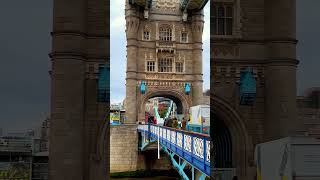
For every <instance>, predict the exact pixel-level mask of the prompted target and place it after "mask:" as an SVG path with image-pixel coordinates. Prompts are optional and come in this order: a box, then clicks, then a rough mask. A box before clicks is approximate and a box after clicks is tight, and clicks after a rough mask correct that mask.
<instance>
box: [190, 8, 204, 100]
mask: <svg viewBox="0 0 320 180" xmlns="http://www.w3.org/2000/svg"><path fill="white" fill-rule="evenodd" d="M203 25H204V20H203V12H202V11H201V12H198V13H196V14H193V15H192V24H191V26H192V40H193V42H192V43H193V50H192V54H193V56H192V58H193V59H192V62H193V83H192V92H191V93H192V105H193V106H195V105H200V104H202V96H203V92H202V91H203V86H202V83H203V80H202V33H203Z"/></svg>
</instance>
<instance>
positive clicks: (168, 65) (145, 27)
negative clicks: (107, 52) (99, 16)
mask: <svg viewBox="0 0 320 180" xmlns="http://www.w3.org/2000/svg"><path fill="white" fill-rule="evenodd" d="M150 2H151V3H150ZM192 3H193V2H192ZM192 3H190V4H192ZM189 7H191V6H189ZM125 15H126V37H127V72H126V73H127V74H126V120H127V121H126V123H127V124H135V123H136V122H137V121H144V120H143V119H144V118H145V114H144V113H145V110H144V108H145V103H146V101H147V100H148V99H150V98H152V97H159V96H162V97H167V98H170V99H172V100H173V101H174V102H175V103H176V104H178V106H179V107H180V109H178V113H179V114H182V115H185V116H186V115H187V113H188V109H189V107H190V106H193V105H199V104H201V100H202V93H203V92H202V32H203V25H204V20H203V13H202V11H201V10H199V11H196V10H194V11H190V10H188V12H187V10H186V11H182V10H181V7H180V1H179V0H172V1H170V2H169V1H163V0H155V1H143V3H142V2H141V3H139V1H137V2H132V1H128V0H127V2H126V9H125ZM142 84H144V85H145V87H146V91H145V93H142V92H141V91H140V86H141V85H142ZM185 86H190V93H188V92H186V91H185V90H186V89H185Z"/></svg>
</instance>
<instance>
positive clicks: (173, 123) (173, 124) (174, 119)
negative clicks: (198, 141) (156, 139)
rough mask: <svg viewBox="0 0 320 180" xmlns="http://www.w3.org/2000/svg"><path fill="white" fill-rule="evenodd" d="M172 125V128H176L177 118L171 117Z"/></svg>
mask: <svg viewBox="0 0 320 180" xmlns="http://www.w3.org/2000/svg"><path fill="white" fill-rule="evenodd" d="M172 127H173V128H178V120H177V118H173V120H172Z"/></svg>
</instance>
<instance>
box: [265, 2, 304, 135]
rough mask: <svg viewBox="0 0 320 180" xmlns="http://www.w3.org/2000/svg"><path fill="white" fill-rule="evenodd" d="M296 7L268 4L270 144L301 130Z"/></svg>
mask: <svg viewBox="0 0 320 180" xmlns="http://www.w3.org/2000/svg"><path fill="white" fill-rule="evenodd" d="M295 4H296V3H295V1H294V0H268V1H266V2H265V23H266V24H265V33H266V34H265V36H266V50H267V56H268V57H267V58H268V60H267V65H266V72H265V73H266V74H265V77H266V82H265V100H266V101H265V107H266V122H265V129H264V130H265V140H266V141H268V140H273V139H278V138H281V137H285V136H289V135H294V134H296V130H297V127H298V119H297V110H296V66H297V63H298V61H297V60H296V40H295V38H296V24H295V22H296V21H295V20H296V18H295V16H296V5H295ZM283 12H286V13H283Z"/></svg>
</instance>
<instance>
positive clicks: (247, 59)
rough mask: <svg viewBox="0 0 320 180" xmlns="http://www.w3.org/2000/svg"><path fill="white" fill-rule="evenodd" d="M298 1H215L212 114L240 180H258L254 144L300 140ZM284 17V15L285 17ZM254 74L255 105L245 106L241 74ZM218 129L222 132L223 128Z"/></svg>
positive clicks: (212, 23)
mask: <svg viewBox="0 0 320 180" xmlns="http://www.w3.org/2000/svg"><path fill="white" fill-rule="evenodd" d="M295 6H296V5H295V1H294V0H255V1H251V0H212V1H211V32H213V34H212V35H211V55H212V61H211V64H212V73H213V74H212V80H211V82H212V89H213V91H212V92H213V93H212V96H211V97H212V104H211V106H212V109H213V111H214V114H215V116H216V119H214V120H216V121H217V122H218V126H219V127H221V128H223V129H225V131H226V133H225V134H223V136H225V137H224V138H226V139H228V141H226V142H229V143H230V146H224V147H223V148H225V149H224V151H225V152H228V153H229V154H228V155H222V154H219V153H218V156H221V158H222V159H227V160H225V161H224V162H221V163H220V164H219V166H220V167H229V168H236V173H237V175H238V177H240V179H243V180H245V179H249V178H253V177H254V175H255V167H254V161H253V160H254V157H253V154H254V147H255V144H257V143H261V142H265V141H269V140H274V139H278V138H281V137H285V136H289V135H295V134H296V133H297V129H298V126H299V125H298V122H297V112H296V103H295V101H296V67H297V64H298V61H297V59H296V43H297V40H296V30H295V29H296V27H295V22H296V19H295V16H296V12H295V11H296V7H295ZM283 12H285V13H283ZM248 67H249V68H251V69H252V70H253V75H254V78H255V79H256V82H257V91H256V93H257V94H256V98H255V102H254V104H253V105H252V106H243V105H240V102H239V101H240V97H239V96H240V94H239V80H240V72H242V71H245V70H246V68H248ZM219 127H218V128H219Z"/></svg>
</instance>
